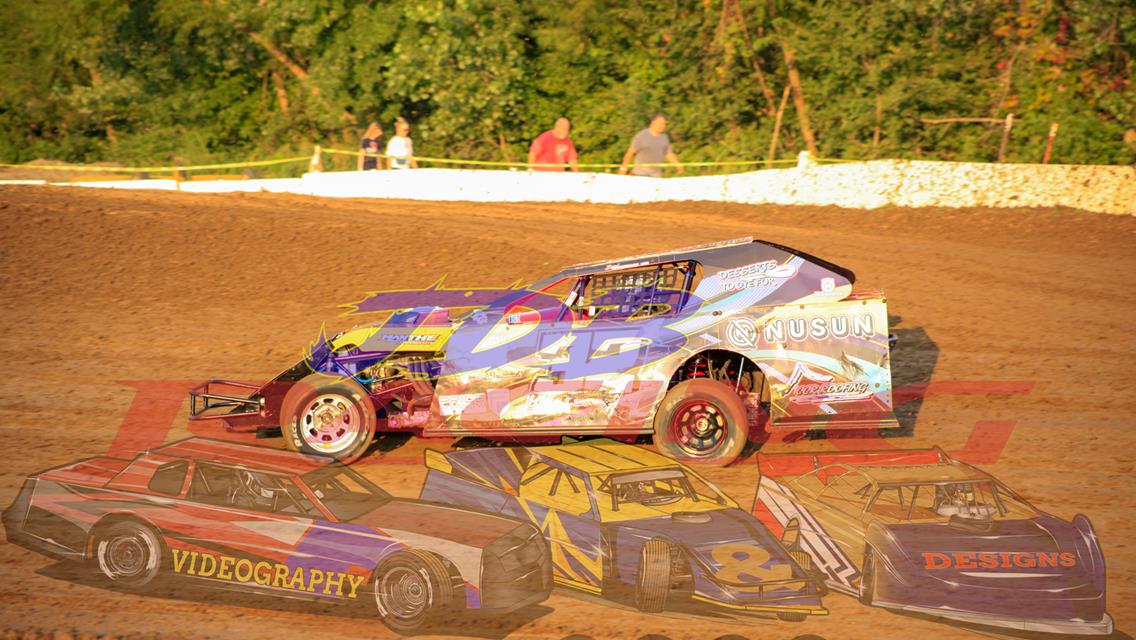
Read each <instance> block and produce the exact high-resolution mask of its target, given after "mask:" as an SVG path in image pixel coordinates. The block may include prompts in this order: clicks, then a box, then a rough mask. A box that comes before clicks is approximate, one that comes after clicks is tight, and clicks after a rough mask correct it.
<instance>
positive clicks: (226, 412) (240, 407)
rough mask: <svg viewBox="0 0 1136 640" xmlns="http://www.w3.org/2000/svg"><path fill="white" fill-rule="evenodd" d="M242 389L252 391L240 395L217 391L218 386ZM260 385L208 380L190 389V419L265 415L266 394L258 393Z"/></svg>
mask: <svg viewBox="0 0 1136 640" xmlns="http://www.w3.org/2000/svg"><path fill="white" fill-rule="evenodd" d="M218 387H221V388H222V389H224V388H226V387H227V388H232V389H242V390H245V391H248V392H251V394H249V395H245V396H238V395H233V394H232V393H217V391H216V390H217V388H218ZM259 390H260V386H259V385H255V384H249V383H247V382H236V381H233V380H206V381H205V382H202V383H201V384H199V385H197V386H196V387H194V388H192V389H190V390H189V419H190V420H218V419H223V418H238V417H243V416H261V417H263V416H264V415H265V412H264V409H265V403H264V396H260V395H256V392H257V391H259Z"/></svg>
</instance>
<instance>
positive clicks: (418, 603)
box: [374, 549, 454, 633]
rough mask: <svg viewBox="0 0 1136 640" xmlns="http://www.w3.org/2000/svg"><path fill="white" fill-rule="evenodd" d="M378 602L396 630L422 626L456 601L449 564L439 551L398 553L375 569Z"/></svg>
mask: <svg viewBox="0 0 1136 640" xmlns="http://www.w3.org/2000/svg"><path fill="white" fill-rule="evenodd" d="M374 592H375V605H376V606H377V607H378V609H379V617H381V618H382V620H383V623H384V624H386V625H387V626H388V627H390V628H391V629H392V630H394V631H398V632H400V633H408V632H412V631H416V630H418V629H421V628H422V627H423V626H424V625H426V624H428V623H429V622H430V621H431V620H432V619H435V618H436V617H437V616H438V614H441V613H443V612H445V611H446V610H448V609H450V607H451V605H452V604H453V601H454V588H453V582H452V580H451V578H450V573H449V571H448V570H447V569H446V565H445V564H443V563H442V561H441V560H440V559H439V558H438V557H437V556H435V555H433V554H431V553H428V552H425V551H419V550H417V549H410V550H408V551H401V552H399V553H396V554H394V555H393V556H391V557H390V558H388V559H387V560H385V561H384V562H383V563H382V564H380V565H379V568H378V569H377V570H376V571H375V578H374Z"/></svg>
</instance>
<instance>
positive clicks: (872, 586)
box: [754, 448, 1112, 634]
mask: <svg viewBox="0 0 1136 640" xmlns="http://www.w3.org/2000/svg"><path fill="white" fill-rule="evenodd" d="M758 468H759V470H760V480H759V484H758V492H757V500H756V503H755V504H754V515H756V516H757V518H758V519H759V520H761V521H762V522H763V523H764V524H765V525H766V526H767V527H769V529H770V530H772V531H774V532H776V533H778V534H779V535H780V536H781V539H782V542H783V543H785V544H786V546H788V547H789V548H790V549H799V550H801V551H804V552H807V553H808V554H809V555H810V556H811V557H812V558H813V563H814V566H815V567H816V569H817V570H818V571H820V572H822V573H823V574H824V576H825V578H826V580H827V583H828V585H829V586H830V587H831V588H833V589H834V590H838V591H842V592H844V593H847V594H850V595H853V596H857V597H859V598H860V600H861V601H862V602H864V603H865V604H871V605H875V606H878V607H885V608H888V609H894V610H898V611H907V612H914V613H921V614H927V615H931V616H936V617H941V618H947V619H951V620H957V621H961V622H966V623H973V624H980V625H994V626H999V627H1008V628H1012V629H1017V630H1022V631H1035V632H1055V633H1065V634H1108V633H1111V632H1112V618H1111V617H1109V615H1108V614H1107V613H1105V595H1104V588H1105V568H1104V559H1103V556H1102V555H1101V550H1100V545H1099V544H1098V542H1097V538H1096V535H1095V534H1094V533H1093V528H1092V526H1091V525H1090V524H1089V520H1088V519H1087V518H1086V517H1085V516H1083V515H1078V516H1076V517H1075V518H1073V521H1072V522H1071V523H1069V522H1065V521H1063V520H1060V519H1058V518H1055V517H1054V516H1051V515H1049V514H1047V513H1043V512H1040V511H1038V510H1037V509H1035V508H1034V507H1032V506H1031V505H1030V504H1029V503H1028V502H1026V501H1025V500H1024V499H1023V498H1021V497H1020V496H1018V495H1017V494H1015V493H1014V492H1013V491H1011V490H1010V489H1009V488H1007V487H1006V486H1005V485H1004V484H1002V483H1001V482H999V481H998V480H997V479H995V478H993V477H992V476H990V475H989V474H987V473H985V472H983V471H981V470H979V469H976V468H975V467H972V466H970V465H968V464H965V463H963V462H959V461H957V460H953V459H951V458H950V457H949V456H948V455H947V454H946V453H944V452H943V451H942V450H940V449H938V448H935V449H922V450H898V451H897V450H893V451H877V452H859V453H853V452H843V453H802V454H774V455H759V456H758Z"/></svg>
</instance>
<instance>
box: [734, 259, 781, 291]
mask: <svg viewBox="0 0 1136 640" xmlns="http://www.w3.org/2000/svg"><path fill="white" fill-rule="evenodd" d="M795 275H797V267H796V266H795V265H792V264H781V263H779V262H777V261H776V260H765V261H763V262H755V263H753V264H747V265H745V266H742V267H735V268H733V269H726V270H724V271H722V272H720V273H719V274H718V277H719V278H720V279H721V281H722V290H724V291H735V290H741V289H752V288H756V287H772V286H776V285H777V284H780V283H781V282H782V281H784V280H788V279H789V278H792V277H793V276H795Z"/></svg>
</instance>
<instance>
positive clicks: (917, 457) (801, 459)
mask: <svg viewBox="0 0 1136 640" xmlns="http://www.w3.org/2000/svg"><path fill="white" fill-rule="evenodd" d="M950 459H951V457H950V456H948V455H947V453H946V452H945V451H943V450H942V449H940V448H939V447H932V448H930V449H885V450H876V451H834V452H832V453H768V454H765V453H759V454H757V470H758V473H759V474H760V475H761V476H764V477H769V478H778V477H781V476H800V475H804V474H806V473H809V472H810V471H815V470H816V469H819V468H821V467H824V466H828V465H830V464H849V465H872V466H882V465H909V464H942V463H945V462H949V461H950Z"/></svg>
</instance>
